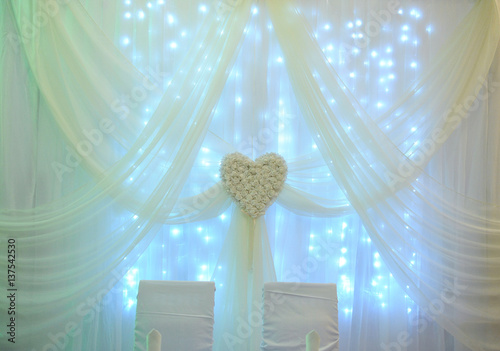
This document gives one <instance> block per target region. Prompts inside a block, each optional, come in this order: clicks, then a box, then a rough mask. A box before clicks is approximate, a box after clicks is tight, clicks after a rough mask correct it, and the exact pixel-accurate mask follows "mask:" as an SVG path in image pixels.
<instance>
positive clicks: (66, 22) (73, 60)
mask: <svg viewBox="0 0 500 351" xmlns="http://www.w3.org/2000/svg"><path fill="white" fill-rule="evenodd" d="M1 6H2V11H1V22H0V23H1V25H2V26H1V28H2V29H1V30H2V32H1V33H2V34H1V35H0V38H1V39H0V50H1V51H0V60H1V61H0V62H1V70H0V74H1V78H2V79H1V84H2V85H1V89H0V91H1V94H0V99H1V100H0V102H1V104H0V108H1V111H2V112H1V122H0V123H1V124H0V126H1V129H0V133H1V139H0V155H1V164H2V168H1V172H0V184H1V187H0V189H1V190H0V191H1V200H0V201H1V209H2V210H1V212H0V228H1V235H2V236H1V240H2V247H6V248H7V244H9V243H11V244H12V243H13V240H12V239H14V240H15V251H16V257H15V262H14V263H15V274H14V275H15V281H14V280H10V281H9V280H8V279H7V280H5V279H4V280H2V289H3V290H4V291H7V289H9V288H15V289H17V290H16V291H15V293H16V295H15V296H16V300H15V304H14V306H15V312H16V314H15V328H14V330H15V335H16V338H15V341H16V343H15V344H14V343H12V342H10V341H9V340H8V339H9V337H12V336H9V334H6V333H4V332H3V331H2V334H1V339H0V345H2V348H7V349H19V350H21V349H22V350H24V349H35V350H39V349H42V350H43V349H44V350H52V349H54V350H56V349H57V350H59V349H67V350H72V349H77V350H80V349H81V350H131V349H132V345H133V331H132V330H133V323H134V311H135V305H134V303H135V295H136V292H137V283H138V281H139V280H140V279H172V280H209V279H212V277H213V278H214V279H215V281H216V284H217V289H218V291H217V294H216V295H218V299H219V300H218V301H217V310H216V330H217V332H216V349H217V350H225V349H237V350H254V349H256V348H257V345H258V340H259V337H260V336H259V332H260V329H259V326H258V323H253V321H254V320H255V319H252V318H251V317H250V319H249V315H250V314H252V313H254V317H255V313H258V308H259V306H260V298H259V289H260V285H261V283H262V282H263V281H269V280H275V279H276V280H278V281H301V282H328V283H331V282H333V283H337V284H338V293H339V311H340V315H339V324H340V328H341V330H340V331H341V349H343V350H365V349H382V350H386V349H388V350H400V349H401V350H403V349H404V350H429V349H432V350H454V351H459V350H467V349H468V348H470V349H473V350H497V349H498V347H499V346H498V345H500V340H499V339H498V338H499V336H498V330H499V328H500V320H499V317H498V316H500V305H499V304H498V295H499V294H500V276H499V273H498V272H499V271H500V270H499V269H500V214H499V208H498V203H499V194H498V190H497V189H498V185H497V184H498V172H499V162H498V150H499V145H498V143H499V142H498V140H500V135H499V134H500V126H499V124H498V118H497V114H498V111H499V108H500V106H499V105H498V102H497V101H499V99H498V95H499V92H498V88H499V87H500V83H499V82H500V77H499V76H498V70H497V68H498V62H499V61H498V58H497V57H496V56H495V53H496V49H497V45H498V40H499V36H500V29H499V23H498V22H499V16H498V8H497V6H496V4H495V2H493V1H489V0H482V1H477V2H472V1H465V0H464V1H429V2H425V3H424V4H423V3H422V2H421V1H404V2H403V1H402V2H398V1H382V0H380V1H357V2H352V1H344V0H338V1H305V0H304V1H284V0H283V1H281V0H280V1H247V0H244V1H236V0H225V1H221V2H217V1H190V2H184V1H161V0H155V1H149V2H148V1H138V0H120V1H83V0H82V1H69V0H65V1H63V0H59V1H56V0H54V1H7V2H3V3H2V4H1ZM467 111H469V112H467ZM234 151H239V152H242V153H244V154H247V155H248V156H250V157H252V158H256V157H257V156H259V155H261V154H263V153H266V152H277V153H280V154H281V155H283V157H284V158H285V159H286V160H287V162H288V168H289V174H288V179H287V184H286V186H285V188H284V189H283V191H282V193H281V194H280V196H279V198H278V200H277V204H276V205H273V206H271V207H270V208H269V209H268V211H267V214H266V215H265V216H264V217H262V218H260V219H258V220H257V221H256V222H252V221H251V220H250V219H249V218H248V217H246V216H245V215H243V214H242V213H241V212H240V211H239V209H238V208H236V207H235V206H234V205H231V201H230V199H229V198H228V196H227V195H226V194H225V193H224V192H223V191H222V189H221V187H220V185H219V184H218V180H219V174H218V172H219V169H218V168H219V161H220V159H221V158H222V157H223V156H224V154H226V153H229V152H234ZM252 233H253V234H252ZM251 235H254V236H253V239H254V240H253V245H252V244H251V242H252V240H251V238H252V236H251ZM9 239H11V240H10V241H9ZM3 243H5V245H4V244H3ZM238 248H239V249H238ZM248 248H251V249H252V250H250V251H249V250H247V249H248ZM141 254H142V255H141ZM249 257H253V260H252V259H250V258H249ZM0 258H1V260H2V261H1V267H2V269H3V270H4V271H5V272H7V271H8V269H9V268H8V265H9V264H13V262H9V260H8V258H9V257H8V254H7V250H4V251H3V252H2V253H1V254H0ZM271 261H272V262H271ZM271 263H274V267H273V265H272V264H271ZM123 276H124V278H123V279H122V277H123ZM248 278H251V279H250V280H249V279H248ZM249 282H252V283H249ZM10 283H12V284H13V285H10V286H9V284H10ZM247 284H248V285H247ZM413 301H415V302H416V303H415V302H413ZM11 306H12V304H11ZM8 308H9V305H8V304H2V307H1V310H0V312H1V316H2V317H1V318H2V325H5V326H7V325H8V324H9V319H8V318H9V317H10V316H11V315H9V314H8V312H9V310H8ZM234 311H238V313H236V312H234ZM4 321H5V323H4ZM6 330H7V329H6ZM7 331H8V330H7ZM224 333H226V335H225V336H226V337H225V338H224ZM228 340H229V341H228ZM231 345H233V346H231Z"/></svg>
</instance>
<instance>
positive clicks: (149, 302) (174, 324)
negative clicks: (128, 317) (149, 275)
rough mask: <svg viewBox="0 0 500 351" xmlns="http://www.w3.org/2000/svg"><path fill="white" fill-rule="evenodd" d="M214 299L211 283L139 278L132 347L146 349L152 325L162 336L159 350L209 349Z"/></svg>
mask: <svg viewBox="0 0 500 351" xmlns="http://www.w3.org/2000/svg"><path fill="white" fill-rule="evenodd" d="M214 298H215V284H214V282H180V281H156V280H141V281H140V283H139V292H138V295H137V312H136V320H135V333H134V334H135V344H134V350H135V351H147V345H146V338H147V335H148V333H149V332H150V331H151V329H153V328H154V329H156V330H158V331H159V332H160V334H161V336H162V337H161V350H162V351H169V350H171V351H174V350H175V351H179V350H189V351H210V350H212V345H213V326H214V301H215V300H214Z"/></svg>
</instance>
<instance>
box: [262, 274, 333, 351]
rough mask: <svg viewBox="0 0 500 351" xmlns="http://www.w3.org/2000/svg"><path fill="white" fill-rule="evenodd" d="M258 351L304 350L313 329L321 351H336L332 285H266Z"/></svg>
mask: <svg viewBox="0 0 500 351" xmlns="http://www.w3.org/2000/svg"><path fill="white" fill-rule="evenodd" d="M263 294H264V297H263V330H262V338H263V340H262V343H261V350H266V351H285V350H286V351H304V350H305V349H306V335H307V334H308V333H309V332H310V331H311V330H315V331H317V332H318V334H319V336H320V338H321V346H320V348H319V350H320V351H338V349H339V329H338V309H337V305H338V301H337V286H336V285H335V284H312V283H266V284H264V292H263Z"/></svg>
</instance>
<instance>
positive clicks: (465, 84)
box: [267, 1, 500, 350]
mask: <svg viewBox="0 0 500 351" xmlns="http://www.w3.org/2000/svg"><path fill="white" fill-rule="evenodd" d="M267 5H268V8H269V10H270V15H271V18H272V21H273V25H274V27H275V29H276V32H277V35H278V38H279V40H280V44H281V47H282V48H283V51H284V56H285V61H286V64H287V68H288V73H289V75H290V78H291V83H292V85H293V87H294V90H295V95H296V97H297V99H298V101H299V105H300V107H301V110H302V112H303V114H304V118H306V121H307V122H308V126H309V129H310V131H311V134H312V135H313V137H314V139H315V141H316V144H317V145H318V148H319V149H320V151H321V152H322V155H323V157H324V159H325V162H326V163H327V164H328V166H329V168H330V170H331V171H332V173H333V174H334V177H335V179H336V180H337V181H338V182H339V184H340V185H341V187H342V188H343V190H344V192H345V194H346V197H347V198H348V199H349V202H350V204H351V205H352V206H353V207H354V208H355V209H356V211H357V213H358V214H359V215H360V217H361V219H362V220H363V223H364V225H365V227H366V228H367V230H368V231H369V233H370V236H371V237H372V240H373V241H374V242H375V244H376V245H377V248H378V249H379V251H380V253H381V255H382V257H383V258H384V260H385V261H386V262H387V264H388V265H389V267H390V268H391V272H392V274H393V275H394V276H395V277H396V279H397V280H398V281H399V283H400V285H401V286H406V287H407V288H408V294H411V296H412V297H413V298H414V299H415V300H416V301H418V302H419V303H420V304H421V305H430V304H433V303H439V302H440V303H442V304H446V306H445V307H446V308H445V307H443V311H442V313H441V314H439V315H438V316H436V319H437V320H438V321H439V322H440V323H441V324H442V325H443V326H444V327H445V328H446V329H447V330H449V331H450V332H451V333H452V334H453V335H455V336H457V337H458V338H459V339H460V340H461V341H462V342H463V343H464V344H466V345H467V346H469V347H471V348H472V349H478V350H494V349H496V348H497V345H498V342H499V339H498V338H499V336H498V333H496V332H495V330H498V329H499V327H500V320H499V319H498V316H499V315H500V314H499V311H498V310H495V309H494V308H492V306H491V301H492V299H495V297H494V296H495V295H494V291H495V286H498V283H499V277H498V276H496V277H494V276H491V272H492V271H495V270H498V269H499V268H500V246H498V245H497V244H495V243H493V244H491V242H490V241H489V240H488V239H487V238H488V237H490V236H491V237H495V238H498V236H499V235H500V221H499V220H498V219H499V216H498V215H499V213H500V212H499V207H498V206H497V205H495V204H486V203H477V202H476V201H474V200H472V199H468V198H466V197H463V196H461V195H460V194H456V193H453V192H452V191H449V190H447V189H441V190H440V191H441V197H439V198H438V197H436V196H433V195H434V192H435V191H436V189H439V187H436V186H435V183H434V181H433V180H432V179H427V177H426V176H425V174H422V168H421V166H425V164H426V163H427V159H429V158H430V157H432V155H433V151H434V150H437V148H438V147H439V145H436V144H437V142H436V139H435V138H436V135H439V138H440V142H443V141H444V139H445V138H446V137H447V136H449V135H450V134H451V133H452V131H453V129H454V128H455V127H456V126H457V124H459V123H460V121H457V116H456V115H454V114H453V113H451V112H449V111H448V112H445V111H443V112H441V111H440V110H439V109H438V108H437V106H434V104H436V105H437V104H439V105H440V106H441V107H446V106H454V107H455V106H461V107H465V109H466V110H468V109H470V108H471V107H472V105H473V103H474V102H475V101H476V99H477V98H478V94H479V91H480V88H481V87H482V85H483V84H485V82H484V81H479V83H478V80H479V79H478V77H479V78H481V77H486V76H487V74H488V71H489V68H490V66H491V63H492V60H493V56H494V54H495V52H496V48H497V44H498V41H499V39H500V25H499V19H498V17H497V16H491V13H496V12H497V9H496V6H495V3H494V2H491V1H482V2H478V3H477V4H476V5H475V7H474V8H473V9H472V11H471V13H470V14H469V16H468V17H467V18H466V19H465V20H464V21H463V23H462V24H461V26H460V29H459V30H458V31H457V32H456V33H455V34H456V36H455V37H454V38H453V39H452V40H451V41H450V43H449V45H448V46H446V47H444V48H443V51H442V53H441V55H440V57H438V59H437V60H436V66H434V67H433V68H432V69H430V70H429V72H428V73H426V74H424V75H423V77H422V79H421V80H419V81H418V82H417V83H416V84H415V86H414V87H412V90H411V91H410V94H408V95H405V96H404V103H400V106H395V107H394V109H393V110H390V112H389V113H388V114H392V113H395V114H396V118H394V119H392V120H391V121H394V120H396V121H399V119H400V118H401V119H402V120H403V121H404V120H405V119H407V118H410V117H412V118H418V119H419V120H422V121H423V122H419V121H417V122H418V123H415V124H416V125H418V128H417V129H419V130H422V129H423V130H424V132H423V133H419V134H418V135H417V136H416V137H417V138H418V139H417V140H414V139H412V138H414V137H415V136H414V135H411V137H410V139H408V140H409V141H410V144H411V145H413V149H410V150H406V149H403V150H402V149H400V147H399V145H400V144H402V143H403V140H401V139H396V140H395V141H391V140H390V139H389V138H388V137H387V136H386V135H385V134H384V133H383V132H382V130H381V129H379V128H378V127H377V126H376V125H375V123H374V122H373V121H372V120H371V119H370V118H369V117H368V116H366V114H365V113H364V111H363V109H362V108H361V107H360V105H359V104H358V103H357V101H356V100H355V99H354V98H353V96H352V95H350V94H349V93H348V92H347V90H346V87H345V84H344V83H343V82H342V81H341V80H340V78H339V77H338V75H336V73H335V71H334V70H333V69H332V68H331V66H330V65H329V64H328V61H327V60H326V59H325V58H324V55H323V53H322V51H321V49H320V47H319V46H318V45H317V43H316V42H315V40H314V35H313V34H312V33H311V31H310V29H309V28H308V26H307V23H306V21H305V20H304V18H303V17H302V16H301V15H300V14H299V13H298V12H297V11H296V9H295V8H294V6H293V5H292V4H291V3H290V2H288V1H273V2H269V3H267ZM292 33H293V34H292ZM292 38H293V39H292ZM476 45H477V47H476V48H475V49H474V48H473V47H474V46H476ZM298 47H300V48H301V49H300V50H297V49H296V48H298ZM471 56H472V57H471ZM443 68H444V69H443ZM464 71H465V72H468V73H470V75H469V74H467V75H464V74H461V73H462V72H464ZM482 79H483V80H484V79H485V78H482ZM478 84H479V88H478ZM322 87H324V88H326V89H325V90H326V91H325V92H324V91H323V90H322V89H321V88H322ZM436 87H439V88H438V89H436ZM436 90H437V91H436ZM444 94H448V95H447V96H443V95H444ZM329 97H333V98H334V99H335V104H333V106H332V104H330V103H329V102H328V98H329ZM434 98H436V102H435V103H434V102H433V99H434ZM443 101H446V102H447V103H448V105H446V104H443ZM420 109H424V111H423V112H421V111H420ZM425 109H429V111H425ZM398 111H404V112H399V114H398ZM431 113H432V114H433V115H435V116H437V117H438V118H427V119H422V118H421V117H420V116H422V115H429V114H431ZM439 116H444V118H439ZM425 122H427V123H428V124H429V125H427V126H426V125H423V123H425ZM394 130H395V135H396V136H398V137H399V136H400V135H404V133H403V131H402V130H401V129H400V128H397V127H396V128H394ZM408 140H405V141H408ZM419 140H423V142H418V141H419ZM429 144H431V146H430V147H429ZM417 157H418V160H417ZM402 165H406V166H407V167H408V168H407V169H408V171H407V174H403V172H402V171H401V169H402V168H403V167H402ZM417 177H419V178H418V179H416V180H415V182H412V180H413V179H415V178H417ZM395 178H397V179H395ZM402 183H403V184H404V188H401V185H403V184H402ZM425 206H428V207H429V208H430V210H429V214H430V216H429V217H427V218H423V217H419V216H418V215H416V214H415V213H412V209H413V208H422V207H425ZM405 216H406V217H409V218H410V220H408V219H406V218H405ZM450 226H451V228H453V231H452V232H450V231H449V229H450ZM472 243H474V244H472ZM471 246H473V247H474V246H476V247H477V248H478V249H479V250H481V248H482V249H484V250H487V251H486V252H487V253H486V257H485V256H483V254H481V255H478V256H476V254H473V252H475V251H472V250H471V251H470V252H471V255H462V254H460V253H459V252H464V251H467V249H468V248H470V247H471ZM450 247H454V248H455V249H457V251H456V252H455V251H453V250H451V249H450ZM481 251H482V250H481ZM414 256H417V257H418V259H419V260H421V265H423V266H428V267H438V272H439V273H437V272H436V271H434V272H432V271H429V272H422V271H421V272H420V273H419V274H416V272H415V271H414V269H413V265H414V264H413V263H411V261H412V259H413V258H414ZM460 288H462V289H468V290H473V291H474V293H473V294H472V293H471V292H469V293H465V292H464V293H461V292H458V291H456V290H459V289H460ZM452 289H453V290H452ZM479 296H482V297H481V298H479ZM447 299H449V300H447ZM443 300H444V303H443ZM451 300H453V304H452V303H451ZM455 300H456V301H455ZM436 301H437V302H436ZM479 326H481V327H480V328H481V330H482V331H481V332H478V331H477V329H478V328H479ZM471 330H474V332H473V333H471V332H470V331H471Z"/></svg>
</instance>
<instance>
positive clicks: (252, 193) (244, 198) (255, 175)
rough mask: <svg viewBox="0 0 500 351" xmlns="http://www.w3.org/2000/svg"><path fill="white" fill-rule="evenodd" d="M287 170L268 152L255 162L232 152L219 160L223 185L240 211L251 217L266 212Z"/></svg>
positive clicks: (281, 162) (280, 157) (279, 188)
mask: <svg viewBox="0 0 500 351" xmlns="http://www.w3.org/2000/svg"><path fill="white" fill-rule="evenodd" d="M287 172H288V167H287V165H286V162H285V159H284V158H283V157H282V156H280V155H278V154H275V153H267V154H264V155H262V156H260V157H259V158H257V159H256V160H255V162H254V161H252V160H251V159H250V158H249V157H247V156H245V155H243V154H240V153H239V152H235V153H232V154H227V155H226V156H224V158H223V159H222V161H221V165H220V175H221V180H222V186H223V187H224V189H225V190H226V192H227V193H228V194H229V196H231V198H232V199H233V200H234V202H236V204H237V205H238V206H239V207H240V209H241V210H242V211H243V212H245V213H246V214H248V215H249V216H250V217H252V218H257V217H260V216H262V215H263V214H265V213H266V209H267V208H268V207H269V206H271V205H272V204H273V202H274V201H275V200H276V198H277V197H278V195H279V193H280V191H281V190H282V189H283V185H284V184H285V180H286V175H287Z"/></svg>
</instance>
